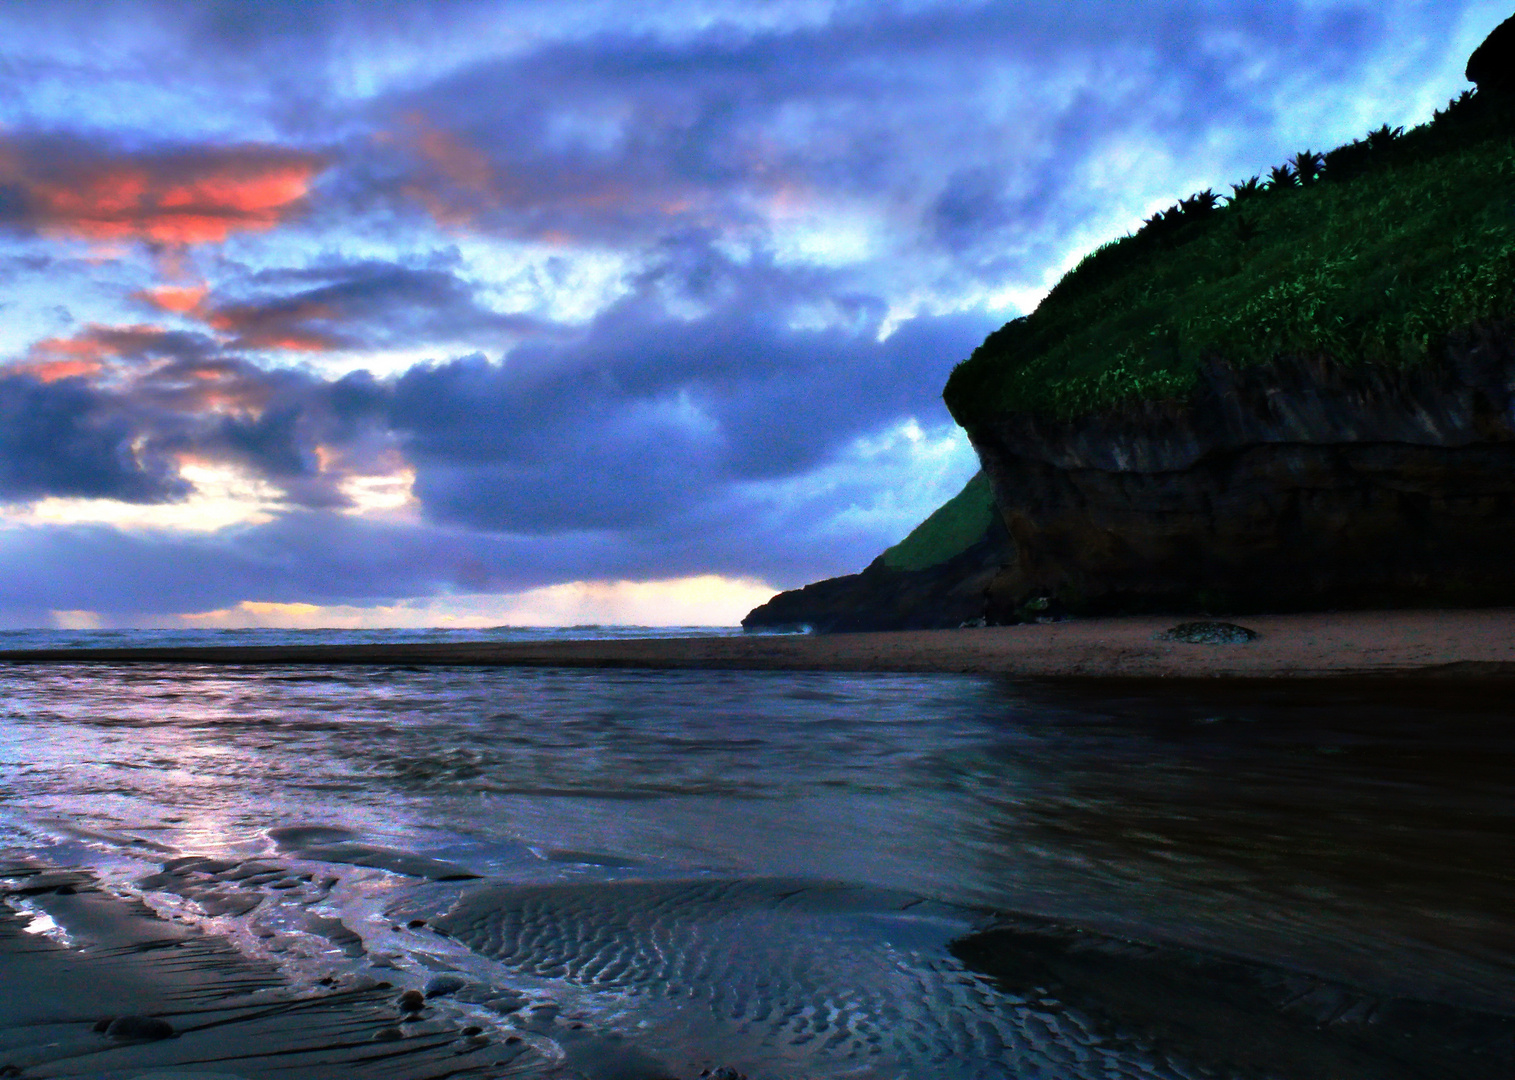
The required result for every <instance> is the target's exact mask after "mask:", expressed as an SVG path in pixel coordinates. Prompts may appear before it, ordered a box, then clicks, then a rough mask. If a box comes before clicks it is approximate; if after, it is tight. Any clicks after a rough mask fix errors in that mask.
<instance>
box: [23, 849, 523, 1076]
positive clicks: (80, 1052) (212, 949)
mask: <svg viewBox="0 0 1515 1080" xmlns="http://www.w3.org/2000/svg"><path fill="white" fill-rule="evenodd" d="M0 879H3V880H4V884H3V887H0V895H3V897H4V899H5V901H6V903H5V905H3V906H0V976H3V982H4V986H5V992H4V993H3V994H0V1077H8V1076H15V1077H65V1076H77V1077H92V1078H96V1080H108V1078H110V1080H114V1078H119V1080H158V1078H164V1077H170V1076H172V1077H175V1078H179V1077H182V1078H184V1080H191V1078H198V1080H252V1078H255V1077H264V1076H279V1077H290V1076H308V1077H330V1078H333V1080H336V1078H340V1077H355V1078H356V1077H363V1078H366V1080H383V1078H389V1080H433V1078H434V1080H441V1078H442V1077H470V1076H479V1077H493V1076H500V1075H506V1074H508V1073H509V1072H511V1071H512V1070H513V1069H516V1068H525V1069H530V1068H531V1067H533V1066H535V1067H536V1068H537V1069H538V1070H540V1069H541V1068H542V1066H543V1062H542V1060H541V1059H540V1057H539V1056H537V1055H536V1054H535V1051H534V1048H533V1046H532V1044H531V1042H530V1041H529V1040H528V1039H526V1038H516V1039H514V1040H513V1041H506V1040H503V1039H499V1038H494V1039H487V1038H478V1037H472V1038H471V1037H470V1035H469V1034H468V1033H466V1032H465V1031H463V1030H460V1029H459V1027H458V1026H457V1025H456V1024H455V1023H448V1022H446V1021H441V1020H438V1019H433V1018H432V1017H431V1015H430V1010H425V1009H423V1010H422V1011H420V1012H416V1013H405V1012H402V1011H401V1009H400V1006H399V1004H398V996H399V994H400V993H401V992H402V990H401V987H399V986H392V985H390V984H389V983H387V982H385V981H383V980H375V979H371V978H369V979H362V980H348V981H346V982H342V983H337V984H335V985H332V986H329V987H325V986H318V987H315V988H312V989H299V988H296V987H293V986H290V985H289V984H288V983H287V982H285V981H284V980H283V979H282V978H281V977H280V975H279V973H278V972H277V971H276V970H275V969H274V968H272V967H270V966H268V965H266V964H260V963H258V962H255V961H253V960H249V959H247V958H246V957H243V956H241V955H239V954H238V953H237V952H236V951H235V950H234V949H232V948H231V947H230V945H228V944H227V943H226V942H224V941H221V940H219V939H217V938H215V937H213V936H210V935H206V934H201V933H196V932H194V931H192V930H190V929H188V928H185V927H181V926H178V925H177V924H175V923H171V922H169V921H166V920H164V919H162V918H159V917H158V916H157V915H155V913H153V912H152V911H151V910H149V909H148V908H147V907H145V906H144V905H142V904H141V903H140V902H137V901H133V900H128V899H124V898H121V897H118V896H115V895H113V894H111V893H109V892H107V891H105V890H103V889H101V888H100V887H99V885H98V884H96V882H95V881H94V879H93V878H92V877H91V876H90V875H89V874H88V873H80V872H76V871H70V870H61V871H60V870H56V869H52V868H48V867H44V866H39V865H25V864H14V863H13V864H10V865H4V866H0ZM44 916H45V917H46V918H47V919H52V920H54V921H56V923H57V924H58V925H59V926H61V927H64V928H66V930H67V931H68V933H69V935H70V940H69V941H68V942H67V943H66V944H65V943H63V942H57V941H54V940H51V939H50V938H48V937H47V936H45V935H44V934H41V933H36V932H33V931H34V929H35V926H36V920H37V919H38V918H41V917H44Z"/></svg>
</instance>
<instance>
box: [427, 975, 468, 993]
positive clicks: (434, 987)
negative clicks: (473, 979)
mask: <svg viewBox="0 0 1515 1080" xmlns="http://www.w3.org/2000/svg"><path fill="white" fill-rule="evenodd" d="M467 985H468V983H466V982H465V981H464V980H463V979H461V978H459V977H458V976H456V975H433V976H432V977H431V978H429V979H427V980H426V991H425V992H426V996H427V997H429V998H434V997H446V996H447V995H448V994H456V993H457V992H458V991H459V990H461V989H463V987H465V986H467Z"/></svg>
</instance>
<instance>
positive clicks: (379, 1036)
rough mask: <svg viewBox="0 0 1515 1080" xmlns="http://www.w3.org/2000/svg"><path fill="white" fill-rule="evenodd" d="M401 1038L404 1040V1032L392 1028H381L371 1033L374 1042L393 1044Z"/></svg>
mask: <svg viewBox="0 0 1515 1080" xmlns="http://www.w3.org/2000/svg"><path fill="white" fill-rule="evenodd" d="M403 1038H405V1032H403V1031H401V1030H400V1029H399V1028H397V1027H394V1026H390V1027H381V1028H380V1029H379V1030H378V1031H376V1032H374V1033H373V1041H374V1042H395V1041H397V1040H399V1039H403Z"/></svg>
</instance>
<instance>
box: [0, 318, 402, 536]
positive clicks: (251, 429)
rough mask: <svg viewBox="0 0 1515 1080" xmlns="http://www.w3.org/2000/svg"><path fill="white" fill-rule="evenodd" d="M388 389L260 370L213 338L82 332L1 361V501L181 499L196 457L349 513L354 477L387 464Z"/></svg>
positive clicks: (163, 332)
mask: <svg viewBox="0 0 1515 1080" xmlns="http://www.w3.org/2000/svg"><path fill="white" fill-rule="evenodd" d="M386 397H387V392H386V391H384V390H382V389H381V388H379V387H378V385H377V384H376V383H375V382H374V380H373V379H372V378H371V377H369V376H367V375H366V374H355V375H350V376H345V377H343V378H341V379H336V380H331V379H324V378H322V377H319V376H316V375H313V374H311V373H308V372H304V371H299V370H296V369H291V368H273V369H269V368H263V367H259V366H258V365H255V364H253V363H251V362H249V361H248V360H246V359H245V358H243V357H241V356H238V355H236V354H235V353H230V352H227V351H225V350H224V349H223V348H222V347H221V345H220V343H219V342H217V341H216V340H215V339H214V338H211V337H208V336H206V335H203V334H197V333H192V332H185V331H172V330H167V329H164V328H161V327H153V326H142V325H138V326H126V327H104V326H90V327H87V328H85V329H84V330H82V331H80V332H79V333H78V334H76V335H73V336H71V337H67V338H57V339H48V340H44V341H41V342H38V343H37V344H36V345H35V346H34V347H33V349H32V350H31V352H30V354H29V356H28V357H27V358H26V359H24V360H22V361H20V362H18V363H14V364H12V365H10V366H8V367H0V416H4V417H6V418H7V423H6V430H5V431H4V432H0V502H15V501H26V500H35V499H39V498H47V497H78V498H112V499H118V500H120V501H123V502H129V503H143V502H145V503H153V502H161V501H164V500H167V499H173V498H181V497H184V496H186V495H187V494H188V493H189V492H190V490H191V486H192V485H191V484H190V483H189V482H187V481H186V480H185V479H184V477H183V475H181V470H182V466H184V465H185V464H187V463H193V462H202V463H203V462H209V463H217V464H222V465H235V466H237V467H240V468H242V469H245V470H247V471H248V472H249V473H250V474H251V476H252V477H254V478H256V479H259V480H264V481H268V482H270V483H272V484H275V485H276V486H278V487H279V488H280V489H281V490H282V491H283V493H284V496H285V498H286V499H287V500H288V501H290V502H292V503H294V504H296V505H302V506H345V505H348V503H349V501H350V496H349V495H348V494H346V493H345V492H346V488H347V485H348V483H349V481H350V480H351V479H352V478H353V477H354V476H362V475H376V474H384V473H390V472H393V470H394V459H393V455H392V445H393V440H392V439H391V438H390V437H389V436H388V435H387V433H386V432H385V430H384V429H383V423H382V420H383V418H382V411H383V408H384V405H385V401H386Z"/></svg>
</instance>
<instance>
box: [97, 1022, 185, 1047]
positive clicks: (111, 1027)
mask: <svg viewBox="0 0 1515 1080" xmlns="http://www.w3.org/2000/svg"><path fill="white" fill-rule="evenodd" d="M105 1034H106V1035H107V1036H108V1037H109V1038H112V1039H115V1040H116V1041H117V1042H156V1041H157V1040H159V1039H171V1038H173V1035H174V1026H173V1025H172V1024H170V1023H169V1022H168V1021H167V1020H160V1019H159V1018H158V1017H156V1016H118V1017H116V1018H115V1019H114V1020H112V1021H111V1022H110V1023H109V1024H107V1025H106V1028H105Z"/></svg>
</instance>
